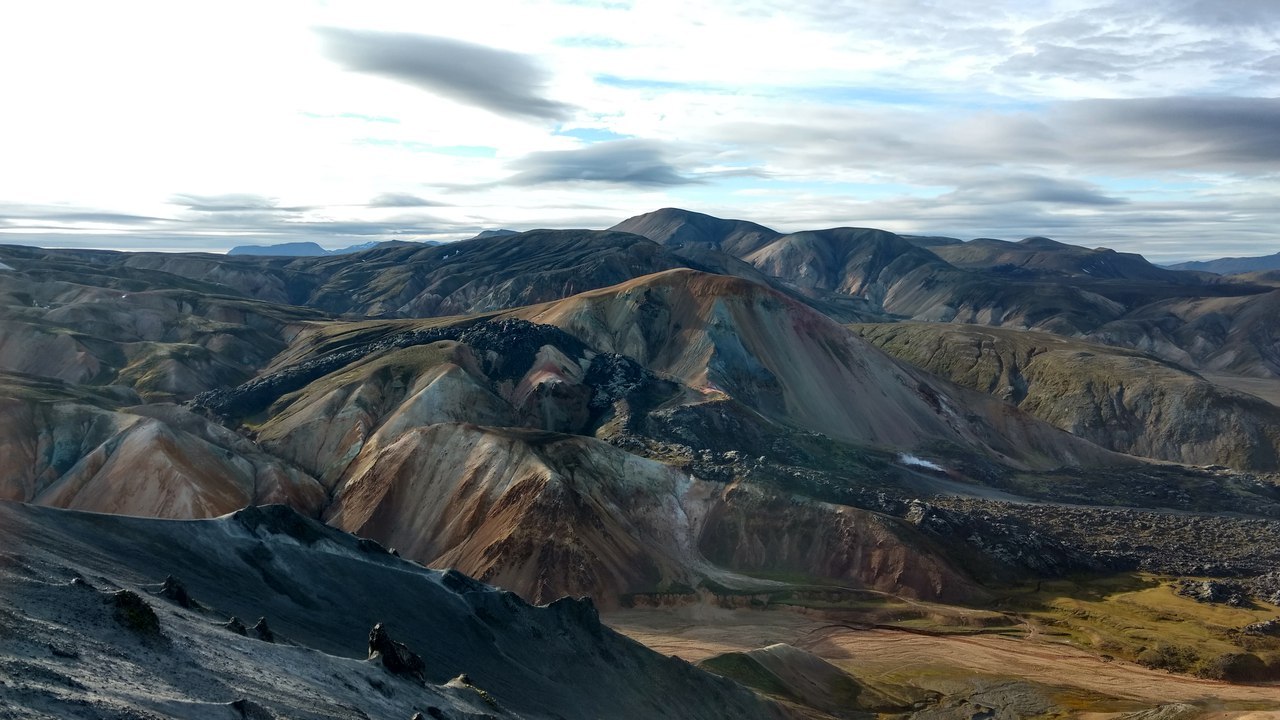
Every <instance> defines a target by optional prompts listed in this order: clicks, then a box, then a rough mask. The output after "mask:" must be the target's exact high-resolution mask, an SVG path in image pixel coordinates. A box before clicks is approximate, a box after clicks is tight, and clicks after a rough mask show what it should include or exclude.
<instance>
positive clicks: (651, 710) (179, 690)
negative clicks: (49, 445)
mask: <svg viewBox="0 0 1280 720" xmlns="http://www.w3.org/2000/svg"><path fill="white" fill-rule="evenodd" d="M0 548H4V549H5V552H4V554H3V556H2V557H3V561H0V587H3V588H4V589H5V590H4V593H3V594H0V667H2V668H3V669H4V672H3V674H2V675H0V677H2V678H3V680H0V706H3V707H4V708H5V709H6V710H7V711H9V712H12V713H16V714H17V715H18V716H21V717H29V716H35V717H58V718H97V717H160V718H182V719H187V718H189V719H191V720H197V719H202V718H211V717H237V716H240V717H322V718H345V717H376V718H384V717H385V718H409V717H412V716H413V715H414V713H416V712H422V713H424V715H427V716H428V717H439V715H436V714H432V713H431V711H430V710H429V708H436V711H437V712H443V713H444V716H446V717H478V716H491V715H495V714H497V715H500V716H503V717H549V716H550V717H564V718H570V719H574V718H595V717H605V716H607V717H624V718H625V717H635V718H649V717H654V716H663V717H678V718H708V719H710V718H720V717H725V716H726V714H727V715H731V716H733V717H742V718H777V717H780V714H779V713H778V711H777V710H775V709H774V708H773V707H771V706H770V705H769V704H768V703H766V702H763V701H761V700H759V699H757V698H756V697H755V696H754V695H752V694H751V693H750V692H748V691H747V690H745V689H743V688H742V687H740V686H738V685H735V684H734V683H731V682H729V681H726V680H723V679H720V678H716V677H714V676H711V675H709V674H706V673H703V672H701V671H699V670H697V669H695V668H693V667H691V666H689V665H687V664H686V663H683V662H680V661H677V660H673V659H670V658H665V657H662V656H660V655H657V654H655V653H653V652H650V651H648V650H646V649H644V648H643V647H641V646H640V645H638V644H636V643H634V642H632V641H630V640H627V639H625V638H622V637H621V636H619V635H616V634H614V633H613V632H612V631H610V630H608V629H606V628H604V627H602V626H601V625H600V624H599V620H598V618H596V617H595V616H594V614H593V613H583V612H582V611H581V609H580V608H577V607H576V605H577V603H576V602H574V603H571V604H572V605H573V606H574V607H570V606H569V605H564V604H557V605H554V606H552V607H546V608H539V607H534V606H531V605H528V604H527V603H525V602H523V601H522V600H520V599H519V598H517V597H516V596H514V595H512V594H510V593H504V592H501V591H497V590H494V589H492V588H489V587H487V586H485V585H482V584H480V583H477V582H475V581H472V580H469V579H467V578H464V577H462V576H460V575H456V574H453V575H450V574H447V573H440V572H435V571H429V570H426V569H424V568H421V567H420V566H417V565H414V564H413V563H410V562H407V561H404V560H400V559H399V558H396V557H394V556H392V555H390V554H388V553H385V552H383V553H378V552H370V551H369V550H368V549H367V548H365V549H362V546H361V544H360V542H359V541H357V539H356V538H353V537H351V536H349V535H346V534H345V533H341V532H338V531H335V530H333V529H331V528H327V527H325V526H323V525H320V524H319V523H316V522H314V521H309V520H306V519H305V518H302V517H301V516H298V515H296V514H295V513H292V512H291V511H288V510H287V509H284V508H266V509H262V510H255V511H252V512H249V513H243V514H239V515H235V516H228V517H224V518H220V519H217V520H209V521H199V522H171V521H162V520H150V519H138V518H126V517H113V516H106V515H94V514H86V513H76V512H70V511H63V510H54V509H49V508H36V507H30V506H23V505H17V504H12V503H0ZM178 568H182V572H183V578H184V581H185V584H186V586H187V587H188V588H189V591H190V592H191V594H192V595H194V596H195V597H198V598H200V601H201V604H202V605H203V606H204V607H205V608H207V611H205V612H196V611H192V610H188V609H184V608H181V607H179V606H178V605H176V604H172V603H169V602H160V603H155V604H154V605H152V606H151V607H150V608H149V610H150V614H148V612H147V609H144V608H146V602H145V601H144V600H143V599H142V597H141V593H138V592H136V591H134V590H132V589H130V588H136V587H139V586H140V585H145V584H151V583H155V582H156V580H157V579H158V578H157V576H160V577H163V574H164V573H165V572H167V571H168V570H171V569H178ZM71 573H80V574H82V575H84V576H86V577H92V578H93V581H94V584H95V585H96V586H97V588H98V589H94V588H92V587H89V585H88V583H84V582H81V583H76V584H73V583H70V582H67V580H68V579H69V578H70V575H71ZM54 581H57V582H54ZM118 608H119V609H120V613H121V616H120V617H121V619H119V620H117V619H116V617H115V616H114V613H115V612H116V611H117V609H118ZM261 612H265V613H266V614H268V615H269V616H270V617H271V622H272V625H273V626H275V628H277V629H278V630H277V631H278V632H279V633H281V634H283V635H286V636H287V637H288V638H289V640H290V642H289V643H288V644H268V643H264V642H261V641H260V640H259V639H257V638H254V637H243V636H241V635H239V634H236V633H233V632H228V631H227V629H225V628H224V627H222V626H221V623H222V621H223V620H224V619H225V618H227V617H228V616H230V615H237V616H240V617H254V616H256V614H258V613H261ZM379 620H386V621H387V622H388V624H391V625H393V626H394V627H396V628H397V629H398V631H397V632H398V633H400V634H401V635H402V637H403V638H404V640H405V643H406V644H407V645H409V646H411V647H414V648H415V650H416V651H418V652H421V653H422V665H420V666H419V665H417V664H416V663H409V664H410V666H411V667H416V671H415V672H414V673H411V674H414V677H413V679H402V678H400V677H398V676H392V675H388V674H387V673H385V672H383V671H382V670H380V669H378V668H374V667H371V666H370V665H369V664H368V663H366V662H365V661H364V658H365V657H366V648H367V647H368V643H367V641H368V639H369V638H368V628H369V627H372V626H373V625H374V624H375V622H377V621H379ZM239 627H240V628H243V624H241V625H240V626H239ZM156 632H160V633H162V634H163V637H164V638H167V640H165V641H161V642H157V641H156V640H155V639H154V637H155V633H156ZM379 646H380V652H381V653H382V656H383V658H384V659H385V658H386V657H387V654H386V647H385V646H383V645H382V644H381V643H379ZM50 647H57V648H59V649H60V650H59V653H51V651H50V650H49V648H50ZM391 647H393V648H395V647H396V646H395V645H392V646H391ZM395 654H396V656H397V657H399V659H401V660H403V657H400V653H399V650H398V648H397V650H396V653H395ZM418 673H420V674H421V678H422V680H419V679H418V678H417V674H418ZM459 673H465V674H466V675H467V676H468V679H469V683H468V684H467V686H465V687H463V686H460V684H459V683H456V682H450V679H451V678H455V677H456V676H458V675H459ZM480 689H483V690H480ZM234 703H238V707H239V708H241V709H240V710H238V711H237V712H238V713H239V715H227V714H226V709H227V708H229V707H231V706H232V704H234ZM495 704H496V706H497V707H500V708H503V710H496V709H495ZM249 713H255V714H249Z"/></svg>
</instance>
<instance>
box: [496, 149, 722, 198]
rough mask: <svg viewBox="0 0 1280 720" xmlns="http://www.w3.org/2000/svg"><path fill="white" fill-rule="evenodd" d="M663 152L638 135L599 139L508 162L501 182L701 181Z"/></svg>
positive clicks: (654, 184) (645, 183) (642, 183)
mask: <svg viewBox="0 0 1280 720" xmlns="http://www.w3.org/2000/svg"><path fill="white" fill-rule="evenodd" d="M667 154H668V152H667V149H666V147H665V146H664V145H662V144H661V143H658V142H655V141H652V140H638V139H628V140H613V141H610V142H600V143H595V144H592V145H588V146H586V147H583V148H579V149H576V150H552V151H545V152H535V153H530V154H529V155H526V156H524V157H523V158H520V159H519V160H516V161H515V162H513V163H511V167H512V169H513V170H516V171H517V172H516V174H515V175H512V176H511V177H509V178H507V179H506V180H505V181H503V184H508V185H543V184H548V183H561V182H593V183H612V184H618V185H635V186H640V187H664V186H675V185H689V184H693V183H698V182H702V181H701V180H700V179H697V178H692V177H688V176H685V175H683V174H681V173H680V170H679V168H678V167H677V166H676V165H675V164H674V163H672V162H671V161H670V160H668V159H667Z"/></svg>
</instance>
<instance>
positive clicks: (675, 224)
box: [609, 208, 782, 257]
mask: <svg viewBox="0 0 1280 720" xmlns="http://www.w3.org/2000/svg"><path fill="white" fill-rule="evenodd" d="M609 229H610V230H616V231H619V232H629V233H635V234H637V235H643V236H645V237H647V238H649V239H650V240H652V241H654V242H656V243H659V244H662V245H666V246H668V247H681V246H685V245H706V246H710V247H713V248H715V249H717V250H721V251H724V252H726V253H729V254H730V255H734V256H737V257H743V256H745V255H747V254H749V253H751V252H753V251H755V250H758V249H759V248H761V247H763V246H764V245H766V244H768V243H769V242H771V241H773V240H775V239H777V238H779V237H781V236H782V233H780V232H778V231H777V230H771V229H769V228H767V227H765V226H763V225H757V224H756V223H753V222H749V221H746V220H722V219H720V218H718V217H712V216H711V215H704V214H703V213H697V212H691V211H689V210H680V209H679V208H662V209H661V210H655V211H653V212H651V213H645V214H644V215H637V216H635V217H632V218H628V219H626V220H623V221H622V222H620V223H618V224H617V225H614V226H613V227H611V228H609Z"/></svg>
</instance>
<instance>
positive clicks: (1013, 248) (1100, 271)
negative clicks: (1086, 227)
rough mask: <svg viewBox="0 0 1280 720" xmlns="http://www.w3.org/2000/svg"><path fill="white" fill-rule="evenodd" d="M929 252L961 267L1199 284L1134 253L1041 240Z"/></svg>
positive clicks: (976, 243) (984, 241)
mask: <svg viewBox="0 0 1280 720" xmlns="http://www.w3.org/2000/svg"><path fill="white" fill-rule="evenodd" d="M929 249H930V250H932V251H933V252H934V254H936V255H937V256H938V257H940V258H942V259H943V260H946V261H947V262H949V263H951V264H952V265H954V266H956V267H960V268H982V269H990V268H1005V269H1009V270H1013V269H1018V270H1025V271H1028V272H1032V273H1038V274H1045V275H1065V276H1069V277H1090V278H1104V279H1123V280H1145V281H1160V282H1171V283H1195V282H1198V281H1199V278H1197V277H1196V276H1195V275H1193V274H1190V273H1182V272H1177V271H1176V270H1173V269H1166V268H1162V267H1159V266H1156V265H1152V264H1151V263H1149V262H1147V260H1146V258H1144V257H1142V256H1141V255H1137V254H1135V253H1118V252H1116V251H1114V250H1109V249H1107V248H1093V249H1090V248H1083V247H1078V246H1075V245H1068V244H1066V243H1060V242H1056V241H1054V240H1050V239H1049V238H1043V237H1029V238H1025V239H1023V240H1020V241H1018V242H1007V241H1004V240H993V239H991V238H979V239H977V240H970V241H969V242H965V243H946V244H939V245H933V246H931V247H930V248H929Z"/></svg>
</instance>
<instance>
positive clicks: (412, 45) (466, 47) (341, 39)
mask: <svg viewBox="0 0 1280 720" xmlns="http://www.w3.org/2000/svg"><path fill="white" fill-rule="evenodd" d="M316 32H317V33H318V34H319V35H320V37H321V38H322V39H323V40H324V44H325V53H326V55H328V57H329V58H330V59H332V60H334V61H335V62H337V63H339V64H340V65H342V66H343V67H345V68H346V69H348V70H353V71H355V72H362V73H368V74H370V75H377V76H380V77H385V78H389V79H391V80H396V81H398V82H403V83H407V84H409V85H412V86H414V87H417V88H420V89H422V90H426V91H427V92H430V93H434V94H437V95H442V96H444V97H447V98H450V99H452V100H456V101H458V102H461V103H465V104H468V105H474V106H476V107H480V108H484V109H485V110H488V111H490V112H494V113H497V114H499V115H514V116H518V117H523V118H530V119H535V120H567V119H569V117H570V116H571V115H572V114H573V111H574V108H573V107H572V106H571V105H568V104H565V103H562V102H557V101H555V100H551V99H549V98H547V97H546V96H545V95H544V86H545V85H546V82H547V73H546V72H545V71H544V70H543V69H542V68H541V67H540V66H539V65H538V64H537V63H536V62H535V61H534V60H533V59H532V58H530V57H528V56H526V55H521V54H519V53H514V52H510V51H508V50H497V49H494V48H489V47H485V46H483V45H474V44H472V43H468V42H463V41H461V40H454V39H451V38H443V37H431V36H428V35H412V34H409V33H392V32H377V31H373V30H347V29H340V28H319V29H317V30H316Z"/></svg>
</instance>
